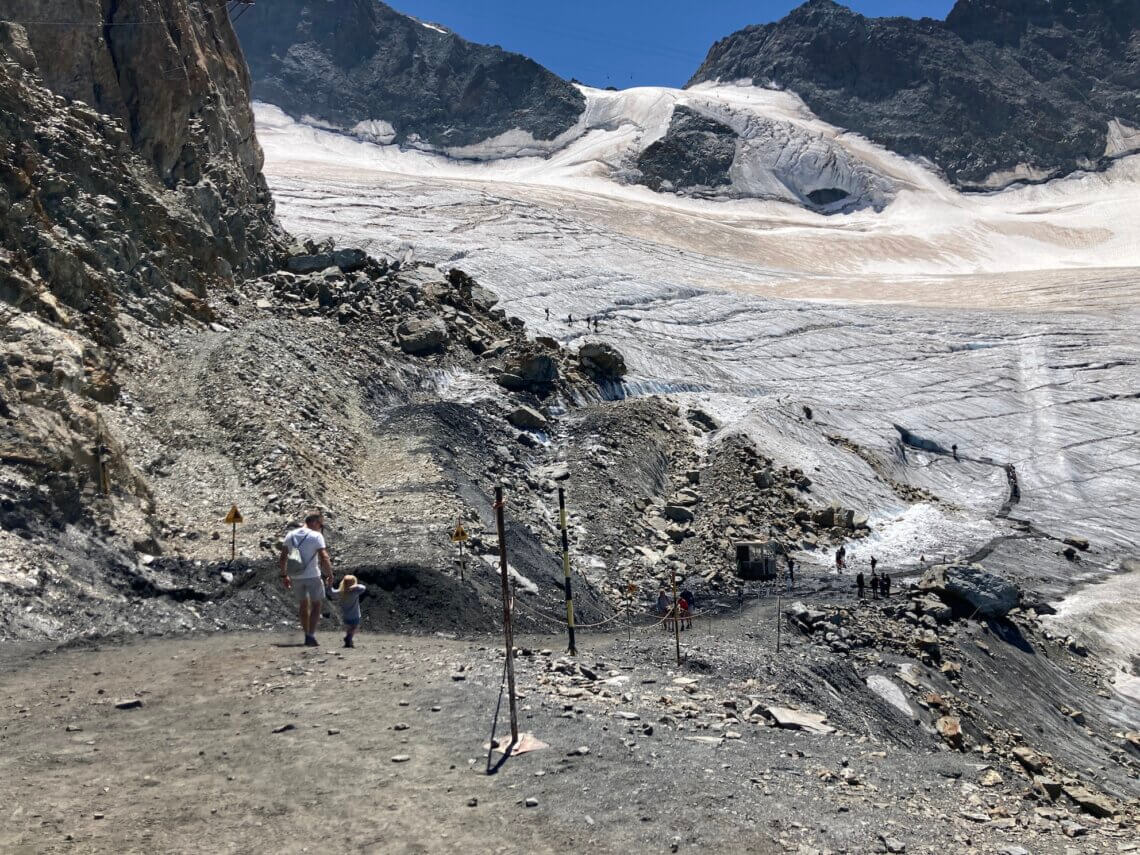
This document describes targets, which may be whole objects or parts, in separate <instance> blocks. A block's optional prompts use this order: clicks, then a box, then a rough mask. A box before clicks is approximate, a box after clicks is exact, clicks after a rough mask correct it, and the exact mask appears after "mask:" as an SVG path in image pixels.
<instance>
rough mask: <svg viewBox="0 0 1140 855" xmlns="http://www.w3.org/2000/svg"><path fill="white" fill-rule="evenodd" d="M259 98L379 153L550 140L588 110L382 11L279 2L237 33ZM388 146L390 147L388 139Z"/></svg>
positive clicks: (474, 49)
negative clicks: (384, 145) (361, 132)
mask: <svg viewBox="0 0 1140 855" xmlns="http://www.w3.org/2000/svg"><path fill="white" fill-rule="evenodd" d="M238 33H239V35H240V37H241V43H242V47H243V48H244V49H245V55H246V58H247V60H248V61H249V66H250V70H251V73H252V75H253V94H254V97H255V98H256V99H258V100H261V101H267V102H269V103H271V104H276V105H277V106H279V107H281V109H283V110H284V111H285V112H286V113H288V114H289V115H291V116H294V117H296V118H300V117H302V116H311V117H313V118H315V119H318V120H320V121H322V122H327V123H329V124H332V125H334V126H336V127H338V128H342V129H346V130H349V129H353V128H355V127H356V126H357V124H358V123H361V122H365V123H367V122H386V123H388V124H389V125H391V128H392V130H391V133H390V134H377V133H374V134H373V135H374V136H378V137H380V138H381V139H382V141H384V142H399V143H403V142H416V141H419V140H422V141H424V142H427V143H430V144H431V145H433V146H438V147H444V146H462V145H468V144H471V143H476V142H480V141H482V140H485V139H488V138H490V137H494V136H497V135H499V134H501V133H503V132H505V131H509V130H511V129H513V128H521V129H522V130H524V131H529V132H530V133H531V134H533V135H534V137H535V138H536V139H540V140H550V139H554V138H555V137H557V136H558V135H559V134H561V133H562V132H563V131H565V130H567V129H568V128H570V127H571V126H572V125H573V124H574V123H575V122H576V121H577V119H578V116H579V115H581V113H582V110H583V109H584V107H585V99H584V97H583V96H582V94H581V93H580V92H579V91H578V90H577V89H576V88H575V87H573V86H572V85H570V84H569V83H567V82H566V81H564V80H562V79H561V78H560V77H558V76H557V75H555V74H553V73H551V72H550V71H547V70H546V69H545V68H543V67H542V66H540V65H539V64H538V63H536V62H534V61H533V60H530V59H528V58H526V57H524V56H520V55H519V54H515V53H510V52H508V51H505V50H503V49H501V48H498V47H490V46H487V45H477V44H473V43H471V42H468V41H466V40H465V39H462V38H460V37H459V36H457V35H455V34H454V33H450V32H447V31H445V30H443V29H442V28H437V27H435V26H434V25H432V26H428V25H425V24H423V23H421V22H419V21H417V20H415V19H413V18H410V17H408V16H406V15H402V14H400V13H399V12H396V11H395V10H394V9H391V8H389V7H388V6H385V5H384V4H383V3H379V2H376V0H328V1H327V2H326V0H319V2H318V0H276V2H273V3H258V4H257V5H256V6H254V7H253V8H252V9H251V10H250V11H249V12H247V13H246V14H244V15H243V16H242V17H241V19H240V21H239V22H238ZM385 136H386V137H387V138H384V137H385Z"/></svg>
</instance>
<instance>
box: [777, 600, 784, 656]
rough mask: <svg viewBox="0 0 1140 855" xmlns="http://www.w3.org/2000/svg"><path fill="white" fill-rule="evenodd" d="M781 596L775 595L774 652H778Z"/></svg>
mask: <svg viewBox="0 0 1140 855" xmlns="http://www.w3.org/2000/svg"><path fill="white" fill-rule="evenodd" d="M782 599H783V595H781V594H776V652H777V653H779V652H780V613H781V612H782V611H783V609H782V608H781V607H780V603H781V600H782Z"/></svg>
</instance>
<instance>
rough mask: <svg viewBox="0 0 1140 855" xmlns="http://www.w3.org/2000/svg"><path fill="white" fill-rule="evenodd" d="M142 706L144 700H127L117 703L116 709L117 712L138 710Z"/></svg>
mask: <svg viewBox="0 0 1140 855" xmlns="http://www.w3.org/2000/svg"><path fill="white" fill-rule="evenodd" d="M142 706H143V700H142V698H127V699H125V700H121V701H115V709H117V710H137V709H139V708H141V707H142Z"/></svg>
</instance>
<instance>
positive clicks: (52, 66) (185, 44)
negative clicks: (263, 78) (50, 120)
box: [4, 0, 275, 272]
mask: <svg viewBox="0 0 1140 855" xmlns="http://www.w3.org/2000/svg"><path fill="white" fill-rule="evenodd" d="M4 15H5V18H6V19H7V20H9V21H16V22H20V21H25V22H27V23H26V24H25V25H23V27H24V29H25V30H26V33H27V41H28V43H29V46H30V48H31V51H32V53H33V54H34V56H35V60H36V61H35V70H36V73H37V74H38V75H39V76H40V78H42V82H43V83H44V84H46V86H47V87H48V88H49V89H51V90H52V91H53V92H55V93H56V94H58V95H61V96H63V97H64V98H67V99H68V100H72V101H82V102H83V103H85V104H87V105H89V106H90V107H91V108H92V109H93V110H94V111H95V112H96V113H101V114H106V115H108V116H110V117H112V118H114V119H117V120H119V121H120V122H121V123H122V126H123V128H124V129H125V131H126V134H127V139H128V141H129V143H130V146H131V148H132V149H133V150H134V151H135V152H137V153H138V154H139V155H141V156H142V158H143V159H144V160H145V161H147V162H149V163H150V164H151V165H152V166H153V169H154V172H155V174H156V176H157V178H158V179H159V180H160V182H161V183H162V184H163V185H164V186H165V187H167V188H171V189H176V190H177V191H178V193H179V194H180V195H182V196H183V204H184V205H185V207H186V209H187V210H189V211H192V212H193V213H194V214H195V215H196V216H198V217H200V218H201V219H202V220H203V221H204V223H205V225H206V226H207V229H208V233H209V237H210V239H211V240H210V242H211V243H212V251H211V252H210V253H209V254H210V255H215V256H217V258H218V259H221V260H222V261H224V264H225V265H228V266H229V267H231V268H233V269H236V270H243V271H247V272H252V271H255V270H259V269H263V268H265V267H266V266H267V265H266V261H267V258H268V255H269V254H271V252H272V244H273V236H274V234H275V227H274V226H273V225H272V222H273V208H272V200H271V198H270V195H269V191H268V189H267V188H266V185H265V180H264V178H263V177H262V175H261V166H262V154H261V149H260V147H259V146H258V144H257V139H256V137H255V136H254V130H253V112H252V110H251V107H250V102H249V75H248V71H247V69H246V66H245V63H244V61H243V59H242V55H241V48H240V47H239V45H238V42H237V37H236V35H235V34H234V31H233V28H232V26H231V25H230V21H229V17H228V14H227V12H226V7H225V3H223V2H222V0H116V2H101V0H78V2H76V0H7V2H6V3H5V4H4ZM215 266H216V262H215V261H214V260H213V259H210V260H209V261H208V263H207V264H206V267H207V269H212V268H214V267H215Z"/></svg>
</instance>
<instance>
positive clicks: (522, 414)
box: [507, 406, 547, 430]
mask: <svg viewBox="0 0 1140 855" xmlns="http://www.w3.org/2000/svg"><path fill="white" fill-rule="evenodd" d="M507 421H509V422H510V423H511V424H513V425H514V426H515V427H517V428H522V429H523V430H546V427H547V421H546V416H544V415H543V414H542V413H540V412H539V411H538V410H536V409H534V408H532V407H526V406H522V407H516V408H515V409H513V410H511V412H510V413H509V414H508V415H507Z"/></svg>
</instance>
